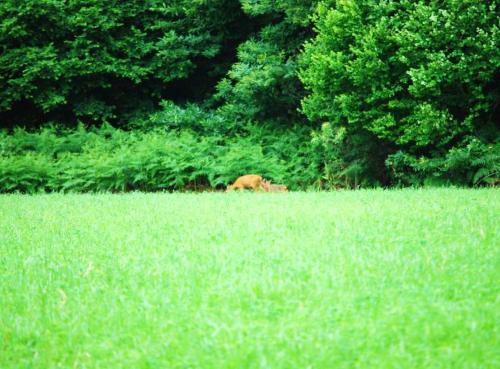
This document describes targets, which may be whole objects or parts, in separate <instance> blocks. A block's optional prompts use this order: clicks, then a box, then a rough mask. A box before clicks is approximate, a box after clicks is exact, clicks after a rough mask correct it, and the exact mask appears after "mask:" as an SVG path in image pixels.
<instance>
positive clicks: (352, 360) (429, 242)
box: [0, 189, 500, 369]
mask: <svg viewBox="0 0 500 369" xmlns="http://www.w3.org/2000/svg"><path fill="white" fill-rule="evenodd" d="M499 246H500V191H498V190H495V189H490V190H487V189H482V190H460V189H436V190H402V191H382V190H376V191H355V192H335V193H286V194H281V193H280V194H265V193H260V194H253V193H234V194H221V193H218V194H124V195H61V194H55V195H37V196H22V195H6V196H0V368H1V369H24V368H26V369H27V368H37V369H38V368H40V369H51V368H103V369H104V368H106V369H109V368H124V369H125V368H127V369H138V368H184V369H187V368H193V369H195V368H196V369H198V368H200V369H201V368H214V369H223V368H283V369H290V368H301V369H306V368H335V369H340V368H384V369H385V368H387V369H390V368H426V369H427V368H453V369H457V368H468V369H472V368H477V369H485V368H499V367H500V283H499V282H500V252H499V251H500V247H499Z"/></svg>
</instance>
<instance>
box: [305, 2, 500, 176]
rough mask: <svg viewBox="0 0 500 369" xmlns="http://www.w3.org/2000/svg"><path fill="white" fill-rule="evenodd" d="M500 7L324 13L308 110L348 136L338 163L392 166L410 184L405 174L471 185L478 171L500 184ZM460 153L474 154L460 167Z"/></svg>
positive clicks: (342, 7) (313, 51)
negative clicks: (359, 146)
mask: <svg viewBox="0 0 500 369" xmlns="http://www.w3.org/2000/svg"><path fill="white" fill-rule="evenodd" d="M498 10H499V9H498V4H497V2H496V1H491V2H490V1H456V0H448V1H442V2H434V1H431V2H429V1H401V2H399V1H398V2H396V1H372V0H366V1H347V0H346V1H340V0H339V1H325V2H323V3H322V4H321V5H320V6H319V7H318V11H317V13H316V15H315V24H316V27H317V31H318V35H317V37H316V38H315V39H314V40H312V41H310V42H308V43H307V44H306V47H305V52H304V54H303V70H302V73H301V78H302V81H303V82H304V84H305V86H306V87H307V88H308V89H309V90H310V91H311V94H310V95H309V96H308V97H307V98H306V99H304V101H303V109H304V112H305V113H306V114H307V116H308V117H309V118H310V119H312V120H316V121H320V122H321V121H326V122H328V123H327V126H326V127H325V130H326V131H327V133H326V136H327V139H329V137H330V136H332V135H333V136H335V135H342V136H345V140H346V145H348V146H349V147H348V148H347V152H346V153H345V154H344V153H341V154H339V156H338V160H340V161H345V162H346V163H345V167H346V169H347V168H349V166H351V165H354V166H358V167H360V171H361V172H362V173H363V172H365V171H366V172H369V171H370V170H371V169H373V168H374V167H375V164H374V163H370V161H375V162H377V161H378V166H381V164H383V163H384V161H385V163H386V164H387V166H388V167H389V169H390V170H391V171H393V172H394V174H395V176H396V177H404V178H403V179H404V180H409V179H410V178H409V177H407V176H404V175H403V174H404V173H405V171H409V172H413V174H414V177H415V178H417V177H419V176H418V172H425V173H426V174H425V175H422V176H420V178H421V179H422V178H425V177H427V176H428V175H431V176H433V177H436V178H441V179H443V180H450V181H451V182H455V183H456V182H457V181H458V183H463V184H471V183H472V179H473V177H475V178H476V180H477V178H478V177H480V175H479V173H478V171H479V170H481V173H483V174H485V175H492V174H495V173H496V177H497V178H498V171H499V170H500V167H499V166H498V159H499V157H498V152H499V150H500V147H499V146H498V139H499V130H498V126H495V124H498V121H497V120H498V119H499V116H498V115H497V116H495V115H494V113H497V114H498V102H499V99H500V87H499V86H500V85H498V84H496V85H495V82H498V77H499V76H500V75H499V67H500V47H499V46H500V29H499V23H498V20H499V18H498ZM330 126H331V127H330ZM360 141H361V147H362V148H363V149H364V150H359V149H358V143H359V142H360ZM493 145H495V147H492V146H493ZM471 147H473V148H471ZM466 148H471V149H466ZM459 153H460V154H459ZM388 154H390V155H389V156H388ZM457 155H459V156H470V158H467V159H464V160H463V162H462V163H458V160H455V159H454V157H456V156H457ZM476 155H477V156H476ZM484 155H487V156H491V155H496V165H494V164H495V163H488V164H487V165H486V166H482V165H477V164H476V165H469V164H471V163H473V162H476V163H479V162H481V161H488V159H487V158H485V157H484ZM331 158H335V156H330V160H331ZM386 159H387V160H386ZM429 161H430V162H431V163H428V162H429ZM406 163H407V164H408V165H405V164H406ZM460 164H461V165H462V166H461V167H460V168H458V169H459V170H458V171H459V172H460V171H462V172H463V173H464V175H458V176H457V173H456V172H455V171H454V169H456V168H455V167H456V166H459V165H460ZM486 172H487V173H486ZM366 174H368V173H366ZM465 174H466V175H465Z"/></svg>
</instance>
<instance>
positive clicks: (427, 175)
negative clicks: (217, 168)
mask: <svg viewBox="0 0 500 369" xmlns="http://www.w3.org/2000/svg"><path fill="white" fill-rule="evenodd" d="M499 46H500V31H499V3H498V1H497V0H489V1H475V0H443V1H428V0H400V1H394V0H385V1H376V0H211V1H206V0H171V1H167V2H165V1H163V0H147V1H137V0H126V1H116V0H110V1H104V0H69V1H67V0H37V1H35V0H4V1H2V2H1V3H0V128H2V127H3V128H9V129H13V128H15V127H26V128H29V129H37V128H42V129H43V127H47V126H48V125H50V126H51V127H53V126H54V124H55V125H63V126H65V127H76V126H77V124H79V123H80V124H81V123H83V124H84V125H85V126H87V127H88V129H92V127H99V126H101V125H102V124H111V125H113V126H115V127H121V128H123V129H126V130H132V131H134V130H137V131H141V132H145V131H151V130H156V129H158V128H160V129H162V130H164V131H165V132H166V133H167V134H168V135H169V136H168V137H173V136H172V135H171V134H172V133H174V132H181V131H186V130H188V131H189V134H190V135H193V134H194V135H197V136H198V137H210V140H209V141H210V142H213V143H214V145H216V143H217V142H222V141H223V142H226V143H228V142H233V141H232V140H233V139H235V138H238V137H243V138H245V139H246V138H248V139H250V140H253V141H252V142H254V143H256V144H258V145H260V146H261V147H262V149H263V152H262V153H261V155H263V156H262V157H263V158H265V157H266V156H268V155H278V156H277V157H276V156H275V157H273V159H272V160H278V161H280V160H281V161H282V162H288V163H289V165H288V166H284V167H283V168H285V167H286V168H287V169H286V170H285V171H283V172H281V174H277V172H275V175H276V176H277V177H279V178H284V179H285V178H286V177H287V176H292V175H293V176H300V175H301V174H300V173H303V177H304V178H307V179H304V180H303V181H302V182H300V181H298V182H297V181H296V182H297V183H299V182H300V183H302V186H307V185H315V186H320V187H325V188H335V187H339V186H340V187H358V186H374V185H389V184H400V185H420V184H425V183H433V184H436V183H455V184H461V185H473V184H486V183H490V184H491V183H493V184H494V183H496V182H497V181H498V173H499V171H500V167H499V158H500V148H499V137H500V134H499V125H498V121H499V120H500V117H499V101H500V91H499V87H498V86H499V85H500V84H499V83H498V80H499V76H500V73H499V66H500V47H499ZM51 129H52V128H51ZM264 132H265V134H264ZM285 132H286V134H285ZM264 135H268V136H269V137H267V138H266V139H264ZM16 137H26V136H22V135H21V136H16ZM291 137H294V138H293V139H292V138H291ZM23 139H25V138H23ZM220 140H222V141H220ZM84 141H85V140H84ZM193 142H196V140H194V141H193ZM291 142H300V143H301V144H300V145H291V144H290V143H291ZM245 145H246V144H245ZM21 146H22V145H21ZM243 146H244V145H243ZM243 146H241V147H243ZM241 147H240V148H241ZM278 147H279V148H280V149H277V148H278ZM214 150H215V148H214ZM277 152H279V154H277ZM259 155H260V154H259ZM292 163H293V164H292ZM269 165H271V164H269ZM263 167H265V165H261V166H260V167H259V168H263ZM250 169H251V168H250ZM241 170H243V169H241ZM235 171H237V170H236V169H235ZM285 172H286V173H285ZM292 173H293V174H292Z"/></svg>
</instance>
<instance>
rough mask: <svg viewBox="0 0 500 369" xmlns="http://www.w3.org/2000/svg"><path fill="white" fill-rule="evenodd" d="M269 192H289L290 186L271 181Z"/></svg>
mask: <svg viewBox="0 0 500 369" xmlns="http://www.w3.org/2000/svg"><path fill="white" fill-rule="evenodd" d="M269 192H288V187H287V186H285V185H276V184H271V183H269Z"/></svg>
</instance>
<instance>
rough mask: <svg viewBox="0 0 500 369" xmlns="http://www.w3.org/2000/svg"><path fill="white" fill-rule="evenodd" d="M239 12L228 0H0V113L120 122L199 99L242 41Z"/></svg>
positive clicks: (18, 119)
mask: <svg viewBox="0 0 500 369" xmlns="http://www.w3.org/2000/svg"><path fill="white" fill-rule="evenodd" d="M167 4H168V5H167ZM242 16H243V13H242V12H241V11H239V4H238V3H237V2H235V1H231V0H211V1H210V2H206V1H199V0H197V1H193V0H170V1H168V2H165V1H163V0H148V1H137V0H128V1H109V0H75V1H58V0H42V1H39V0H36V1H35V0H5V1H2V2H1V3H0V48H1V49H0V50H1V52H0V113H2V114H1V115H0V118H1V119H2V120H5V121H6V122H8V123H13V124H16V123H17V124H26V123H31V122H33V123H36V122H40V121H43V119H46V120H47V119H64V120H68V119H70V120H73V121H74V120H75V119H80V120H82V121H86V122H102V121H118V122H120V121H121V120H123V119H126V118H129V119H130V118H131V116H133V115H132V114H133V113H138V112H139V113H140V112H141V111H150V110H151V109H152V108H153V107H154V104H156V103H157V102H158V100H159V98H160V97H162V96H169V95H171V96H175V97H176V98H186V97H193V96H196V95H199V94H200V93H202V92H204V91H206V90H207V86H205V84H208V85H210V84H213V83H214V82H215V81H212V79H213V78H218V77H221V73H224V71H225V68H227V66H226V67H225V65H226V64H227V63H228V62H229V61H230V60H218V61H216V60H215V59H216V56H225V55H226V53H228V52H230V49H231V47H233V46H232V44H233V43H235V42H238V40H239V39H240V38H245V36H246V32H247V30H246V28H248V26H247V25H246V23H245V22H244V21H242V19H241V18H242ZM228 48H229V50H228ZM226 59H227V58H226ZM193 75H195V76H196V77H197V80H195V81H194V85H193V81H192V80H191V81H189V82H184V83H182V80H183V79H186V78H187V77H189V76H193ZM179 81H181V82H179ZM175 82H177V83H175ZM190 90H191V91H192V92H190Z"/></svg>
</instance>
